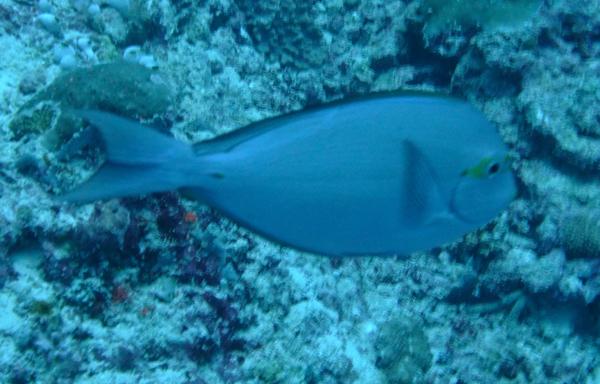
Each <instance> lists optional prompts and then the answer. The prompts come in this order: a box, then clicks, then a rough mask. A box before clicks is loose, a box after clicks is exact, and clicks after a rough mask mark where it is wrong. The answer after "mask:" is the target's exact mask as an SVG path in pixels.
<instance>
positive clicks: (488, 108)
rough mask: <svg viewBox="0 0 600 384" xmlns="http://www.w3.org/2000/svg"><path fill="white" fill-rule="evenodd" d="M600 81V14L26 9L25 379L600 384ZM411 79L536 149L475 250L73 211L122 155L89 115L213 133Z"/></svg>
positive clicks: (198, 207) (13, 64) (13, 354)
mask: <svg viewBox="0 0 600 384" xmlns="http://www.w3.org/2000/svg"><path fill="white" fill-rule="evenodd" d="M599 85H600V1H599V0H588V1H575V0H570V1H569V0H562V1H561V0H545V1H533V0H448V1H442V0H421V1H400V0H387V1H386V0H320V1H286V0H279V1H277V0H265V1H252V0H156V1H155V0H102V1H101V0H70V1H69V0H55V1H53V0H39V1H35V0H0V98H1V100H2V101H1V102H0V148H1V149H0V236H1V237H0V382H1V383H15V384H20V383H116V384H120V383H124V384H128V383H172V384H175V383H182V384H183V383H186V384H213V383H214V384H219V383H327V384H329V383H365V384H369V383H372V384H376V383H456V384H458V383H600V353H599V347H600V107H599V105H600V87H599ZM398 89H412V90H420V91H434V92H440V93H450V94H453V95H457V96H459V97H462V98H464V99H467V100H469V101H470V102H471V103H473V104H474V105H475V106H476V107H477V108H478V109H479V110H481V111H482V112H483V113H484V114H485V115H486V117H487V118H488V119H489V120H490V121H492V122H493V123H494V125H495V126H497V127H498V129H499V131H500V133H501V136H502V138H503V140H504V141H505V142H506V143H507V145H508V146H509V148H510V155H511V157H512V158H513V163H512V166H513V168H514V172H515V175H516V178H517V182H518V188H519V195H518V197H517V198H516V199H515V200H514V202H513V203H512V204H511V205H510V206H509V207H508V209H506V210H505V211H503V212H502V213H501V214H500V215H499V216H498V217H497V218H496V219H495V220H494V221H493V222H491V223H490V224H488V225H487V226H485V227H484V228H481V229H480V230H478V231H476V232H474V233H470V234H468V235H467V236H465V237H464V238H463V239H460V240H459V241H456V242H455V243H453V244H449V245H446V246H443V247H439V248H435V249H433V250H430V251H427V252H420V253H415V254H412V255H410V256H404V257H351V258H331V257H323V256H317V255H311V254H306V253H302V252H299V251H296V250H293V249H290V248H286V247H283V246H281V245H278V244H276V243H273V242H269V241H267V240H264V239H263V238H261V237H259V236H257V235H255V234H253V233H252V232H250V231H248V230H246V229H244V228H241V227H238V226H237V225H236V224H234V223H232V222H231V221H229V220H227V219H226V218H224V217H222V216H221V215H220V214H218V213H217V212H215V211H214V210H212V209H211V208H208V207H206V206H204V205H202V204H201V203H199V202H197V201H194V200H192V199H189V198H187V197H186V196H185V195H180V194H177V193H160V194H152V195H149V196H145V197H136V198H125V199H119V200H117V199H113V200H109V201H104V202H96V203H92V204H86V205H70V204H65V203H61V202H58V201H57V200H56V199H54V198H53V196H55V195H56V194H60V193H62V192H64V191H66V190H69V189H70V188H72V187H73V186H74V185H77V184H78V183H80V182H81V181H82V180H84V179H85V178H87V177H89V176H90V175H91V174H93V172H94V171H95V170H96V169H97V168H98V166H99V165H100V164H101V163H102V161H103V158H104V154H103V151H102V148H101V146H99V145H98V141H97V140H96V139H97V138H95V137H94V136H93V135H86V134H84V133H82V132H79V131H78V130H79V128H78V126H77V125H76V124H74V123H73V122H72V121H71V120H70V119H69V118H68V116H66V114H63V113H62V112H63V110H65V109H68V108H97V109H103V110H110V111H112V112H115V113H119V114H121V115H124V116H128V117H131V118H135V119H140V120H143V121H145V122H147V123H151V124H154V125H155V126H157V127H159V128H161V129H163V130H164V131H165V132H170V133H171V134H172V135H174V136H175V137H176V138H178V139H180V140H182V141H185V142H188V143H197V142H200V141H202V140H205V139H209V138H212V137H215V136H217V135H219V134H221V133H225V132H229V131H232V130H235V129H236V128H238V127H241V126H244V125H246V124H248V123H251V122H254V121H258V120H261V119H265V118H268V117H271V116H276V115H279V114H282V113H285V112H289V111H293V110H299V109H302V108H305V107H308V106H313V105H318V104H321V103H324V102H327V101H331V100H335V99H340V98H343V97H350V96H354V95H360V94H367V93H371V92H376V91H387V90H398ZM464 145H465V146H467V147H468V145H469V143H464Z"/></svg>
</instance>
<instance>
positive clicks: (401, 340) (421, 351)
mask: <svg viewBox="0 0 600 384" xmlns="http://www.w3.org/2000/svg"><path fill="white" fill-rule="evenodd" d="M374 346H375V349H376V353H377V361H376V363H375V364H376V366H377V367H378V368H379V369H381V370H382V371H383V373H384V375H385V378H386V383H388V384H409V383H424V382H425V378H424V375H425V373H426V372H427V371H428V370H429V368H430V367H431V364H432V360H433V357H432V354H431V350H430V347H429V342H428V341H427V336H426V335H425V333H424V332H423V327H422V326H421V325H419V324H418V323H417V322H416V321H413V320H411V319H408V318H402V317H398V318H392V319H390V320H388V321H387V322H385V323H384V324H383V325H381V328H380V329H379V333H378V335H377V338H376V340H375V344H374Z"/></svg>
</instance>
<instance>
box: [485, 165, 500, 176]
mask: <svg viewBox="0 0 600 384" xmlns="http://www.w3.org/2000/svg"><path fill="white" fill-rule="evenodd" d="M498 172H500V163H498V162H493V163H491V164H490V165H489V166H488V169H487V173H488V175H489V176H493V175H495V174H496V173H498Z"/></svg>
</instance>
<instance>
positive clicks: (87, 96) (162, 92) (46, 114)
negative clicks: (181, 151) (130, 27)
mask: <svg viewBox="0 0 600 384" xmlns="http://www.w3.org/2000/svg"><path fill="white" fill-rule="evenodd" d="M172 98H173V92H172V90H171V88H170V86H169V85H168V83H167V82H166V81H165V80H164V79H163V78H162V77H161V76H160V75H159V74H158V73H157V72H156V71H152V70H150V69H148V68H146V67H144V66H142V65H139V64H134V63H128V62H114V63H108V64H99V65H95V66H93V67H89V68H79V69H75V70H73V71H69V72H66V73H64V74H62V75H60V76H58V77H57V78H56V80H54V82H52V84H50V85H49V86H48V87H46V88H45V89H43V90H42V91H40V92H39V93H38V94H36V95H35V96H34V97H33V98H32V99H31V100H29V101H28V102H27V103H26V104H25V105H24V106H23V107H22V108H21V109H20V110H19V111H18V112H17V114H16V115H15V117H14V118H13V120H12V121H11V122H10V125H9V129H10V131H11V133H12V139H13V140H19V139H21V138H22V137H23V136H25V135H29V134H42V133H46V132H49V131H50V132H49V134H48V135H47V137H46V139H47V141H48V144H49V146H50V147H52V148H55V149H56V148H58V147H60V145H61V144H62V143H64V142H65V140H68V139H70V137H71V136H72V134H73V133H74V132H75V130H76V129H77V128H78V127H77V126H76V125H74V124H73V121H72V119H67V118H66V117H64V116H63V115H62V114H61V113H60V110H61V109H62V108H103V109H107V110H111V111H114V112H118V113H121V114H124V115H128V116H139V117H142V118H152V117H153V116H155V115H159V114H162V113H164V112H166V111H167V109H168V108H169V106H170V105H171V102H172Z"/></svg>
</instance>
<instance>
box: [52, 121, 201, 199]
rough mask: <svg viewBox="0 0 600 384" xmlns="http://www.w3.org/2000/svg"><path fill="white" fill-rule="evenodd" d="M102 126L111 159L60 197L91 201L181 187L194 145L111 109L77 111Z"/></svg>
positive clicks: (92, 122) (108, 155)
mask: <svg viewBox="0 0 600 384" xmlns="http://www.w3.org/2000/svg"><path fill="white" fill-rule="evenodd" d="M72 113H73V114H75V115H76V116H79V117H81V118H83V119H85V120H87V121H88V122H89V123H90V124H92V125H93V126H94V127H96V128H97V129H98V131H99V132H100V135H101V137H102V139H103V141H104V143H105V146H106V154H107V161H106V163H105V164H104V165H103V166H102V167H101V168H100V170H99V171H98V172H97V173H96V174H95V175H94V176H93V177H92V178H90V179H89V180H88V181H86V182H85V183H83V184H82V185H80V186H79V187H77V188H75V189H74V190H73V191H71V192H68V193H66V194H64V195H62V196H60V197H59V198H60V199H61V200H65V201H70V202H88V201H93V200H101V199H107V198H113V197H123V196H133V195H140V194H145V193H150V192H160V191H167V190H172V189H176V188H179V187H181V186H183V184H184V183H185V181H186V180H185V175H183V174H182V171H181V169H182V168H184V169H185V168H186V167H184V166H182V165H188V164H189V163H190V161H191V160H192V159H193V153H192V150H191V147H190V146H188V145H186V144H185V143H182V142H180V141H177V140H176V139H174V138H172V137H169V136H167V135H163V134H161V133H159V132H157V131H155V130H153V129H151V128H149V127H145V126H144V125H142V124H140V123H138V122H135V121H133V120H129V119H125V118H122V117H119V116H116V115H113V114H111V113H108V112H102V111H93V110H78V111H73V112H72Z"/></svg>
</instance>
